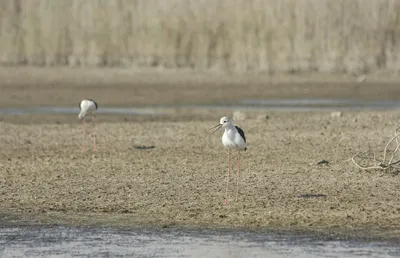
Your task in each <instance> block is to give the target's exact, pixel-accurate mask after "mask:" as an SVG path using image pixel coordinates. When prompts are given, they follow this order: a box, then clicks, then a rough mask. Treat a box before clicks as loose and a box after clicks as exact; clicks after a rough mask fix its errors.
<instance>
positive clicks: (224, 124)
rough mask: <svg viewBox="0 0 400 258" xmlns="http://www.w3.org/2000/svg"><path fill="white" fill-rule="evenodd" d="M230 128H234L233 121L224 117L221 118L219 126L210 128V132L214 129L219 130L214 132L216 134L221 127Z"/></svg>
mask: <svg viewBox="0 0 400 258" xmlns="http://www.w3.org/2000/svg"><path fill="white" fill-rule="evenodd" d="M230 126H232V119H230V118H229V117H226V116H224V117H221V119H220V120H219V124H217V125H216V126H214V127H212V128H210V130H211V129H214V128H217V129H215V131H214V132H212V133H215V132H216V131H218V130H219V129H220V128H221V127H224V128H225V127H230Z"/></svg>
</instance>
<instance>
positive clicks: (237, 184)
mask: <svg viewBox="0 0 400 258" xmlns="http://www.w3.org/2000/svg"><path fill="white" fill-rule="evenodd" d="M239 179H240V151H238V172H237V182H236V201H237V200H238V193H239Z"/></svg>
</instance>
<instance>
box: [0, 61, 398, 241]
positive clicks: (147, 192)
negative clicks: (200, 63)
mask: <svg viewBox="0 0 400 258" xmlns="http://www.w3.org/2000/svg"><path fill="white" fill-rule="evenodd" d="M7 69H10V70H8V71H11V72H9V74H6V73H5V72H4V70H3V71H2V72H1V73H0V74H1V77H2V78H3V81H2V83H1V88H2V89H3V90H4V93H3V94H2V96H1V100H2V105H1V106H3V107H5V106H7V107H10V106H13V107H20V106H38V105H39V103H43V104H44V105H57V106H71V102H74V101H75V102H76V101H78V100H79V99H80V96H81V95H82V94H81V92H83V93H84V94H83V95H95V96H94V97H93V98H94V99H96V100H98V102H99V105H100V107H101V106H102V105H115V106H125V105H128V104H129V103H135V105H138V106H140V105H151V104H157V103H158V102H157V101H161V102H163V104H179V103H206V102H207V101H212V103H220V102H225V101H227V100H228V97H229V96H230V95H228V96H225V95H224V94H222V91H223V89H225V88H233V89H235V90H234V93H232V99H233V101H235V100H237V99H239V96H240V95H241V93H244V94H248V95H247V97H249V98H254V97H256V96H257V95H259V97H261V98H262V97H266V96H269V94H271V97H273V98H279V97H281V98H286V97H290V98H297V97H303V96H305V95H307V92H308V93H309V94H308V95H311V96H309V97H323V96H325V95H326V96H328V95H329V96H331V95H330V94H331V93H332V94H333V97H349V98H351V97H353V98H358V99H392V100H396V99H397V98H398V96H400V95H399V94H398V95H395V94H394V93H396V92H397V91H400V89H399V87H395V85H396V84H395V80H394V81H390V82H387V81H386V82H382V83H381V84H379V83H377V82H376V81H375V82H370V83H368V82H365V83H363V84H359V83H355V82H350V81H349V80H345V79H341V80H343V81H341V80H338V81H335V80H334V79H332V78H331V79H330V80H328V79H327V81H328V82H327V83H323V82H318V83H315V81H318V80H314V82H311V83H310V84H308V83H306V82H303V83H301V82H298V83H297V84H295V83H294V82H290V83H288V82H282V83H281V84H280V83H279V82H276V83H273V84H272V83H267V82H268V81H267V82H265V83H264V84H262V83H259V84H257V85H258V86H254V85H252V84H250V86H249V84H248V83H243V82H242V84H240V83H232V84H229V83H228V84H223V83H221V81H222V79H218V80H217V79H215V82H212V80H211V79H210V77H212V76H207V77H204V78H205V79H204V83H203V84H202V83H201V78H202V77H201V76H200V75H196V76H197V77H196V78H197V79H196V80H194V79H193V78H194V77H193V76H191V75H185V76H187V77H185V76H181V81H180V82H176V81H174V80H177V78H176V76H175V75H174V76H172V77H171V76H170V77H168V76H166V75H165V73H161V75H159V76H158V77H162V76H165V77H166V78H167V77H168V78H170V81H168V80H166V81H167V82H168V83H165V84H162V83H161V80H160V81H157V82H156V83H155V82H153V81H152V78H151V77H148V81H147V83H148V84H145V83H144V81H145V79H144V78H146V76H145V75H143V76H141V77H140V76H139V77H138V78H140V80H142V81H140V80H139V81H140V83H138V82H136V81H130V82H126V84H124V83H121V84H118V83H111V82H112V79H111V78H109V77H107V76H105V75H103V76H104V78H107V79H105V80H104V81H102V82H101V83H100V81H101V80H100V79H98V81H96V83H99V84H100V86H98V84H96V83H93V84H92V83H89V82H87V81H85V80H79V82H78V80H76V78H75V77H73V78H72V77H71V76H72V75H71V74H73V72H72V71H71V70H66V71H64V72H60V71H58V73H59V75H55V74H53V73H49V71H43V70H38V71H34V72H32V71H31V70H30V73H31V74H29V73H28V72H26V73H25V75H24V76H25V77H24V78H23V77H22V76H16V74H17V73H22V72H23V71H26V69H21V70H20V72H17V69H16V68H7ZM7 69H5V70H7ZM53 72H54V71H53ZM45 73H48V74H51V76H49V77H50V78H53V77H52V76H54V77H57V76H58V77H59V78H63V80H60V81H57V80H56V81H54V82H52V84H46V83H47V80H49V78H47V77H46V78H42V77H40V75H43V74H45ZM54 73H55V72H54ZM77 73H78V74H79V76H81V77H84V75H83V74H82V73H81V72H77ZM90 73H96V74H100V73H101V72H99V71H91V72H90ZM90 73H89V74H90ZM119 73H123V72H119ZM32 74H33V75H32ZM79 76H78V77H79ZM213 76H215V75H213ZM89 77H90V76H89ZM32 78H34V79H32ZM66 78H69V80H70V81H68V79H66ZM74 78H75V79H74ZM90 78H92V77H90ZM171 78H172V79H171ZM185 78H186V79H185ZM224 78H225V77H224ZM225 79H226V78H225ZM225 79H224V80H225ZM303 79H304V78H303ZM64 80H66V82H64ZM90 80H91V79H88V81H90ZM191 80H192V81H191ZM226 80H230V79H226ZM265 80H267V79H265ZM268 80H269V81H272V80H274V79H273V78H272V79H271V78H268ZM4 81H6V83H3V82H4ZM171 81H172V82H174V83H172V82H171ZM193 81H196V82H193ZM260 81H261V79H260ZM277 81H278V80H277ZM282 81H284V80H282ZM304 81H307V80H306V79H304ZM311 81H312V80H311ZM102 83H103V84H102ZM342 83H343V85H342ZM96 85H97V86H96ZM146 85H147V86H146ZM265 85H268V86H265ZM282 85H283V86H282ZM313 85H314V86H313ZM316 85H319V86H318V87H317V86H316ZM373 86H374V87H373ZM252 87H254V88H252ZM285 87H287V88H286V89H291V90H292V91H291V92H292V94H290V93H288V92H285V91H284V89H285ZM360 87H361V88H362V90H360V89H359V88H360ZM161 88H163V89H165V90H166V92H165V94H166V95H165V97H162V95H161V94H164V93H160V89H161ZM357 88H358V89H359V90H358V92H359V93H360V92H361V93H362V94H364V95H362V96H361V95H360V94H359V95H357V96H354V95H353V93H354V91H355V89H357ZM93 89H96V90H95V91H92V90H93ZM121 89H125V92H121ZM249 89H253V91H254V92H258V94H255V93H254V92H253V93H252V91H249ZM295 89H297V91H296V90H295ZM335 89H337V91H335ZM185 90H187V91H188V92H185ZM92 92H94V93H93V94H91V93H92ZM289 92H290V91H289ZM296 92H297V93H296ZM310 92H311V93H310ZM389 93H390V94H389ZM140 94H142V95H141V97H140V96H138V95H140ZM196 94H198V95H196ZM13 96H14V97H13ZM149 96H152V98H150V97H149ZM207 96H211V97H213V98H214V99H213V100H208V98H206V97H207ZM78 102H79V101H78ZM103 103H104V104H103ZM209 103H211V102H209ZM73 105H74V104H72V106H73ZM246 114H247V119H246V120H244V121H237V122H236V124H237V125H239V126H241V127H242V128H243V129H244V130H245V133H246V137H247V139H248V144H249V149H248V151H247V152H245V153H242V155H241V164H242V171H241V175H240V181H239V182H240V195H239V200H238V201H235V200H234V192H235V185H236V180H237V176H236V165H235V163H234V164H233V165H232V169H233V170H232V172H233V176H232V178H231V181H230V183H231V190H230V202H229V204H228V205H224V204H223V200H224V194H225V184H226V181H225V180H226V172H227V155H226V154H227V152H226V151H225V150H224V149H223V147H222V145H221V136H222V131H220V132H218V133H216V134H215V135H211V134H210V131H209V130H208V129H209V128H210V127H211V126H213V125H214V124H216V123H217V122H218V121H219V118H220V117H221V116H223V115H228V116H231V115H232V111H223V110H217V111H208V110H202V111H196V110H190V109H184V110H181V109H179V110H172V111H171V113H170V115H168V116H165V117H163V118H159V117H147V118H146V117H141V118H138V117H134V116H120V115H114V116H100V115H99V116H98V125H97V140H98V150H97V151H96V152H93V151H91V149H90V148H91V139H90V137H88V138H87V139H86V151H85V152H83V153H82V151H81V141H82V126H81V124H80V123H79V122H78V121H77V115H63V116H55V115H20V116H9V115H2V116H1V117H0V120H1V122H0V146H1V149H0V191H1V194H0V213H1V214H2V219H3V221H4V222H6V223H10V222H11V223H22V222H27V223H67V224H73V225H94V224H95V225H113V226H163V227H170V226H188V227H212V228H219V227H229V228H232V227H234V228H241V227H244V228H252V229H265V228H266V229H278V230H299V231H320V232H333V233H337V234H343V235H345V236H349V235H354V234H358V233H359V234H362V235H363V236H366V237H382V238H389V237H390V238H391V237H396V238H398V237H400V191H399V190H398V189H399V186H400V177H399V175H398V173H397V171H381V170H372V171H362V170H360V169H359V168H357V167H356V166H355V165H354V164H353V163H352V162H351V161H349V158H351V157H352V156H353V155H355V154H356V153H358V152H361V151H367V150H373V151H375V152H376V154H377V158H379V157H380V156H381V154H382V151H383V148H384V146H385V143H386V142H387V141H388V140H389V139H390V137H391V136H393V134H394V130H395V128H396V127H398V126H399V117H400V115H399V113H398V112H397V111H363V112H344V113H343V114H342V116H340V117H332V116H331V113H330V112H322V111H318V112H269V111H268V112H261V111H260V112H246ZM88 125H89V128H88V129H89V132H91V131H90V130H91V128H92V127H91V124H90V123H89V124H88ZM138 146H147V147H150V148H147V149H141V148H137V147H138ZM234 155H235V157H236V155H237V154H236V153H235V154H234ZM324 160H325V161H327V162H322V164H321V163H320V162H321V161H324ZM319 163H320V164H319ZM357 232H358V233H357ZM360 232H361V233H360ZM371 232H373V233H371Z"/></svg>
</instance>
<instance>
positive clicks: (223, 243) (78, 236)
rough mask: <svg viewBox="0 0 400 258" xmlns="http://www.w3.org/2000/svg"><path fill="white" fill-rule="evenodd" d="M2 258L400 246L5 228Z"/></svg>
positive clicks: (239, 234) (352, 253)
mask: <svg viewBox="0 0 400 258" xmlns="http://www.w3.org/2000/svg"><path fill="white" fill-rule="evenodd" d="M0 256H1V257H232V258H233V257H247V258H251V257H298V258H302V257H311V258H312V257H399V256H400V246H399V243H394V242H364V243H363V242H357V241H340V240H328V241H324V240H321V239H319V238H317V237H310V236H285V235H278V234H275V235H274V234H261V233H252V232H243V231H209V230H202V231H199V230H197V231H196V230H178V229H168V230H146V229H130V230H127V229H124V230H121V229H116V228H69V227H44V226H43V227H40V226H35V227H27V226H23V227H3V228H1V230H0Z"/></svg>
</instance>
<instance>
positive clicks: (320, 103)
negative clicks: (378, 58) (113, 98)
mask: <svg viewBox="0 0 400 258" xmlns="http://www.w3.org/2000/svg"><path fill="white" fill-rule="evenodd" d="M168 108H190V109H201V110H204V109H219V110H220V109H223V110H224V109H227V110H259V111H263V110H275V111H291V112H294V111H296V112H299V111H300V112H301V111H344V110H382V109H400V102H397V101H363V100H351V99H286V100H285V99H282V100H276V99H265V100H254V99H253V100H252V99H249V100H242V101H239V102H238V103H236V104H215V105H165V106H159V105H154V106H149V107H126V108H113V107H101V106H100V107H99V110H98V111H97V113H99V114H120V115H165V114H167V113H166V109H168ZM78 113H79V108H78V107H49V106H48V107H25V108H0V114H3V115H5V114H6V115H22V114H41V115H44V114H78Z"/></svg>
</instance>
